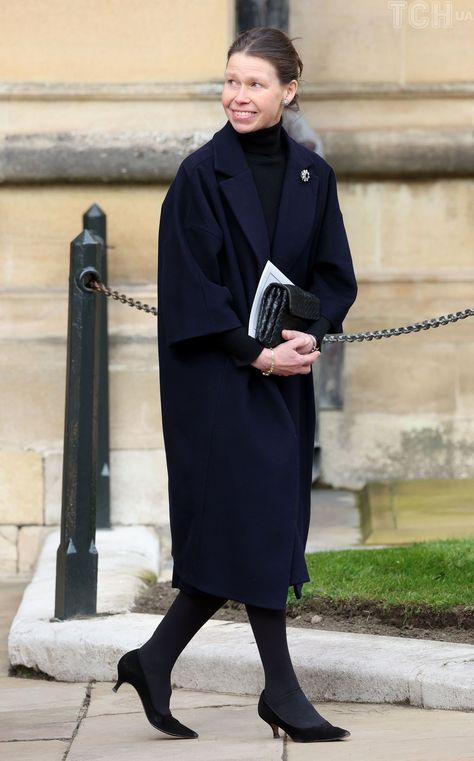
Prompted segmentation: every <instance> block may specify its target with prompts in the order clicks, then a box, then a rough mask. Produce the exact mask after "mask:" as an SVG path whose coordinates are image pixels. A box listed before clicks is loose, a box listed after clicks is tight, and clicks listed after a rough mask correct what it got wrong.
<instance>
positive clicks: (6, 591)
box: [0, 577, 29, 675]
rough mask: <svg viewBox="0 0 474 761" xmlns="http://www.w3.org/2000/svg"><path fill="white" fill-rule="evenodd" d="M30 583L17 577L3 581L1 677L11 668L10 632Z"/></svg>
mask: <svg viewBox="0 0 474 761" xmlns="http://www.w3.org/2000/svg"><path fill="white" fill-rule="evenodd" d="M28 582H29V579H25V578H15V577H13V578H11V579H3V580H2V586H1V604H0V675H3V674H5V675H6V674H8V671H9V668H10V659H9V657H8V646H7V640H8V632H9V630H10V626H11V623H12V620H13V618H14V616H15V613H16V611H17V610H18V606H19V605H20V601H21V598H22V596H23V592H24V591H25V587H26V586H27V584H28Z"/></svg>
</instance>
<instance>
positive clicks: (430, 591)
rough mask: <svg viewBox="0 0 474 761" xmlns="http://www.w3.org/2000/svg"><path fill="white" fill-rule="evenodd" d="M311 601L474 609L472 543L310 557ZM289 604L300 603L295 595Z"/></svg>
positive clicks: (308, 589)
mask: <svg viewBox="0 0 474 761" xmlns="http://www.w3.org/2000/svg"><path fill="white" fill-rule="evenodd" d="M306 562H307V565H308V570H309V575H310V577H311V579H312V581H311V582H308V583H306V584H305V585H304V586H303V597H302V599H301V602H304V601H305V600H307V599H308V598H309V597H314V596H317V597H325V598H330V599H331V600H334V601H349V600H351V599H356V600H365V601H368V600H371V601H376V602H380V603H382V604H383V605H397V604H407V605H409V606H410V607H413V606H415V607H416V605H420V606H426V605H428V606H431V607H432V608H435V609H439V610H441V609H448V608H451V607H454V606H456V605H465V606H468V607H471V606H472V607H474V539H450V540H447V541H437V542H420V543H417V544H413V545H411V546H409V547H390V548H386V549H379V550H342V551H334V552H333V551H331V552H318V553H312V554H307V555H306ZM288 602H291V603H293V604H294V603H296V604H298V601H297V600H296V599H295V596H294V593H293V591H292V590H291V591H290V593H289V596H288Z"/></svg>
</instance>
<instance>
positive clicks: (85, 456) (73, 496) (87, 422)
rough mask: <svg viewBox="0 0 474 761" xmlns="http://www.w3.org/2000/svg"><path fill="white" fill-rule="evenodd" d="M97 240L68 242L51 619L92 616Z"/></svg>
mask: <svg viewBox="0 0 474 761" xmlns="http://www.w3.org/2000/svg"><path fill="white" fill-rule="evenodd" d="M100 248H101V240H100V238H98V237H96V236H94V235H93V234H92V233H91V232H89V231H88V230H84V231H83V232H82V233H81V234H80V235H79V236H78V237H77V238H75V240H73V241H72V243H71V254H70V270H69V310H68V312H69V314H68V339H67V375H66V413H65V426H64V459H63V493H62V509H61V543H60V545H59V547H58V551H57V556H56V603H55V613H54V615H55V617H56V618H58V619H65V618H70V617H71V616H75V615H81V614H82V615H84V614H86V615H87V614H95V613H96V607H97V561H98V555H97V550H96V546H95V504H96V455H97V401H98V393H97V392H98V380H99V374H98V358H99V338H100V334H99V300H98V298H97V295H96V294H95V293H94V292H93V291H91V290H88V289H87V282H88V281H89V280H90V279H91V278H94V276H97V275H98V274H99V264H100V256H101V254H100Z"/></svg>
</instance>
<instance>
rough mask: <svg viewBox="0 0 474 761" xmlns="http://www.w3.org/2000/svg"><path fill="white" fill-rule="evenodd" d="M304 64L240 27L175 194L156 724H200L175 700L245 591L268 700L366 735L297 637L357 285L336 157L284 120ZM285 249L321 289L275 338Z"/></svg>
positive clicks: (303, 279)
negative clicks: (225, 613)
mask: <svg viewBox="0 0 474 761" xmlns="http://www.w3.org/2000/svg"><path fill="white" fill-rule="evenodd" d="M301 71H302V63H301V60H300V58H299V56H298V53H297V52H296V50H295V48H294V46H293V44H292V42H291V40H290V39H289V38H288V37H287V36H286V35H285V34H284V33H283V32H281V31H279V30H277V29H272V28H256V29H252V30H250V31H248V32H245V33H244V34H242V35H240V36H239V37H237V39H236V40H235V41H234V42H233V44H232V45H231V47H230V49H229V51H228V57H227V68H226V72H225V81H224V86H223V91H222V105H223V107H224V111H225V114H226V117H227V123H226V124H225V126H224V127H223V128H222V129H221V130H219V131H218V132H217V133H216V134H215V135H214V137H213V138H212V140H210V142H208V143H207V144H206V145H204V146H203V147H202V148H200V149H199V150H197V151H195V152H194V153H193V154H192V155H190V156H188V157H187V158H186V159H185V160H184V161H183V163H182V164H181V166H180V168H179V170H178V173H177V175H176V178H175V180H174V182H173V183H172V185H171V187H170V189H169V191H168V193H167V196H166V198H165V201H164V203H163V207H162V212H161V221H160V233H159V258H158V305H159V314H158V322H159V327H158V339H159V357H160V383H161V405H162V414H163V432H164V438H165V447H166V456H167V465H168V475H169V500H170V525H171V536H172V555H173V564H174V565H173V578H172V585H173V587H176V588H178V589H179V590H180V591H179V593H178V595H177V597H176V599H175V600H174V602H173V604H172V605H171V607H170V609H169V610H168V612H167V613H166V615H165V616H164V618H163V619H162V621H161V623H160V625H159V626H158V628H157V629H156V631H155V633H154V634H153V636H152V637H151V639H150V640H149V641H148V642H146V643H145V644H144V645H142V646H141V647H140V648H139V649H138V650H133V651H131V652H129V653H126V654H125V655H124V656H123V658H122V659H121V660H120V662H119V665H118V677H119V678H118V682H117V685H116V688H117V689H118V687H119V686H120V684H121V683H122V682H124V681H127V682H129V683H130V684H132V685H133V686H134V687H135V688H136V689H137V691H138V693H139V695H140V697H141V699H142V702H143V705H144V707H145V711H146V714H147V716H148V719H149V720H150V722H151V723H152V724H153V726H155V727H156V728H157V729H160V730H161V731H163V732H166V733H167V734H170V735H173V736H175V737H182V738H192V737H197V733H196V732H194V731H193V730H191V729H189V728H188V727H185V726H184V725H182V724H181V723H180V722H179V721H178V720H177V719H175V718H174V717H173V716H172V715H171V713H170V709H169V701H170V696H171V670H172V668H173V665H174V663H175V662H176V659H177V658H178V656H179V654H180V653H181V652H182V650H183V649H184V648H185V647H186V645H187V644H188V642H189V641H190V640H191V639H192V637H193V636H194V635H195V634H196V632H197V631H198V630H199V629H200V628H201V627H202V626H203V624H204V623H205V622H206V621H207V620H208V619H209V618H210V617H211V616H212V615H213V614H214V613H216V611H218V610H219V608H220V607H221V606H222V605H223V604H224V603H225V602H226V600H228V599H231V600H236V601H239V602H242V603H244V604H245V607H246V611H247V614H248V618H249V621H250V624H251V627H252V630H253V633H254V636H255V641H256V644H257V647H258V650H259V653H260V656H261V660H262V665H263V669H264V674H265V688H264V690H263V692H262V694H261V696H260V700H259V704H258V713H259V715H260V716H261V718H262V719H263V720H264V721H265V722H267V723H268V724H269V725H270V726H271V727H272V730H273V733H274V736H275V737H277V736H278V727H281V728H282V729H283V730H284V731H285V732H287V733H288V735H289V736H290V737H291V738H292V739H293V740H295V741H300V742H316V741H327V740H340V739H343V738H345V737H347V736H348V735H349V732H347V731H346V730H344V729H341V728H339V727H334V726H332V725H331V724H330V723H329V722H327V721H326V720H325V719H324V718H323V717H322V716H320V714H319V713H318V712H317V711H316V710H315V708H314V707H313V706H312V704H311V703H310V701H309V700H308V699H307V698H306V696H305V695H304V693H303V691H302V689H301V687H300V685H299V683H298V679H297V677H296V674H295V672H294V669H293V666H292V662H291V658H290V654H289V651H288V645H287V637H286V600H287V595H288V588H289V587H290V586H293V588H294V592H295V594H296V597H298V598H300V597H301V589H302V585H303V584H304V582H306V581H309V576H308V571H307V567H306V563H305V557H304V550H305V544H306V539H307V534H308V527H309V519H310V496H311V495H310V491H311V472H312V455H313V442H314V398H313V384H312V378H311V366H312V364H313V363H314V362H315V361H316V360H317V359H318V357H319V354H320V348H321V343H322V340H323V337H324V335H325V333H327V332H333V333H337V332H340V331H341V330H342V321H343V319H344V317H345V316H346V314H347V311H348V310H349V308H350V306H351V304H352V303H353V301H354V299H355V296H356V290H357V287H356V282H355V277H354V272H353V267H352V261H351V255H350V250H349V246H348V242H347V237H346V233H345V230H344V224H343V219H342V215H341V211H340V208H339V204H338V199H337V190H336V179H335V175H334V172H333V170H332V169H331V167H330V166H329V165H328V164H327V163H326V162H325V161H324V160H323V159H322V158H320V157H319V156H317V155H316V154H314V153H312V152H311V151H309V150H307V149H306V148H304V147H303V146H300V145H298V144H297V143H296V142H295V141H293V140H292V139H291V138H289V136H288V135H287V133H286V132H285V130H284V129H283V128H282V123H281V122H282V113H283V109H284V108H290V107H291V108H296V109H297V108H298V105H297V99H298V96H297V89H298V81H299V78H300V76H301ZM268 260H271V261H272V262H273V263H274V264H275V265H276V266H277V267H278V268H279V269H280V270H282V271H283V272H284V274H285V275H286V276H287V277H288V278H289V279H290V280H291V281H292V282H294V283H295V284H296V285H298V286H300V287H301V288H304V289H305V290H307V291H310V292H312V293H314V294H315V295H317V296H318V297H319V299H320V303H321V317H320V319H319V320H317V321H316V322H315V323H313V324H312V325H311V326H310V327H309V329H308V331H307V332H300V331H283V334H282V340H281V343H280V344H279V345H278V346H276V347H275V348H274V349H273V350H272V349H267V348H263V346H262V345H261V344H259V343H258V341H257V340H256V339H254V338H252V337H250V336H249V335H248V332H247V330H248V320H249V314H250V309H251V306H252V301H253V298H254V295H255V291H256V288H257V284H258V281H259V278H260V275H261V272H262V270H263V268H264V266H265V264H266V262H267V261H268Z"/></svg>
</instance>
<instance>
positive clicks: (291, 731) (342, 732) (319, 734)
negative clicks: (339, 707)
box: [258, 692, 351, 743]
mask: <svg viewBox="0 0 474 761" xmlns="http://www.w3.org/2000/svg"><path fill="white" fill-rule="evenodd" d="M258 715H259V716H260V718H261V719H263V721H266V722H267V724H270V726H271V728H272V730H273V737H274V738H275V739H277V738H278V737H280V733H279V732H278V728H279V727H280V728H281V729H283V731H284V732H286V734H287V735H288V736H289V737H291V739H292V740H293V742H296V743H315V742H331V741H332V740H344V738H346V737H350V734H351V733H350V732H348V731H347V729H341V728H340V727H333V725H332V724H330V723H329V721H325V722H324V723H323V724H319V725H318V726H316V727H293V726H292V725H291V724H288V723H287V722H286V721H284V720H283V719H281V718H280V717H279V716H278V715H277V714H276V713H275V711H274V710H273V709H272V708H270V706H269V705H268V703H266V702H265V698H264V696H263V692H262V694H261V695H260V700H259V701H258Z"/></svg>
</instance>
